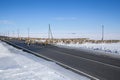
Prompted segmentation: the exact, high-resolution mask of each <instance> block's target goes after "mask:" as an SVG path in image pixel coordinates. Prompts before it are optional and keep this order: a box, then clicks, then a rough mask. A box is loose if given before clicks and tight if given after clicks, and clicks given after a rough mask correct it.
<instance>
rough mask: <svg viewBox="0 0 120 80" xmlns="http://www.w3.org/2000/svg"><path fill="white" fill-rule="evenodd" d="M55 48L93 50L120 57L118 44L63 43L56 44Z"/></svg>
mask: <svg viewBox="0 0 120 80" xmlns="http://www.w3.org/2000/svg"><path fill="white" fill-rule="evenodd" d="M55 46H58V47H65V48H74V49H84V50H95V51H100V52H101V51H102V52H103V53H105V54H108V55H110V54H114V55H117V56H119V55H120V43H99V44H96V43H84V44H73V43H70V44H65V43H56V44H55Z"/></svg>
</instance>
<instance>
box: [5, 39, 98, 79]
mask: <svg viewBox="0 0 120 80" xmlns="http://www.w3.org/2000/svg"><path fill="white" fill-rule="evenodd" d="M4 41H5V42H8V43H10V44H11V45H14V46H16V47H18V48H20V49H23V50H25V51H27V52H29V53H32V54H34V55H37V56H39V57H42V58H45V59H47V60H50V61H53V62H55V63H57V64H59V65H62V66H64V67H66V68H69V69H71V70H73V71H76V72H78V73H81V74H83V75H84V76H86V77H89V78H91V79H94V80H100V79H98V78H96V77H94V76H91V75H89V74H87V73H85V72H83V71H80V70H77V69H75V68H73V67H70V66H68V65H66V64H63V63H61V62H58V61H56V60H54V59H52V58H49V57H46V56H44V55H41V54H38V53H36V52H33V51H31V50H29V49H26V48H24V47H21V46H18V45H16V44H14V43H12V42H9V41H6V40H4Z"/></svg>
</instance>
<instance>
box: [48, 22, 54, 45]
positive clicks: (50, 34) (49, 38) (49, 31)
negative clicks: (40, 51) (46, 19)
mask: <svg viewBox="0 0 120 80" xmlns="http://www.w3.org/2000/svg"><path fill="white" fill-rule="evenodd" d="M52 40H53V35H52V31H51V28H50V24H49V30H48V41H49V43H51V41H52Z"/></svg>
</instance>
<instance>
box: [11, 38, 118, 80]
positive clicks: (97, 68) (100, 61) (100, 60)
mask: <svg viewBox="0 0 120 80" xmlns="http://www.w3.org/2000/svg"><path fill="white" fill-rule="evenodd" d="M9 41H10V42H12V43H13V44H16V45H18V46H21V47H24V48H26V49H29V50H31V51H33V52H36V53H38V54H41V55H44V56H46V57H49V58H51V59H53V60H55V61H58V62H60V63H62V64H65V65H67V66H70V67H72V68H74V69H76V70H78V71H82V72H84V73H86V74H88V75H90V76H93V77H95V78H98V79H100V80H120V59H119V58H113V57H108V56H103V55H95V54H90V52H86V51H81V50H75V49H66V48H60V47H56V46H52V45H47V46H43V45H30V46H28V45H26V44H25V42H24V41H20V40H9ZM73 71H74V70H73ZM79 74H81V73H79Z"/></svg>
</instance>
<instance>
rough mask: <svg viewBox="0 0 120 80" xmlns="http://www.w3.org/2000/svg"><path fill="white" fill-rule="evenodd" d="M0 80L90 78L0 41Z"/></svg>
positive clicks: (79, 79) (78, 79) (76, 79)
mask: <svg viewBox="0 0 120 80" xmlns="http://www.w3.org/2000/svg"><path fill="white" fill-rule="evenodd" d="M0 80H90V79H88V78H86V77H84V76H81V75H78V74H76V73H74V72H72V71H69V70H67V69H65V68H63V67H61V66H59V65H57V64H55V63H54V62H51V61H46V60H44V59H42V58H38V57H36V56H34V55H32V54H29V53H27V52H23V51H22V50H18V49H16V48H14V47H12V46H10V45H7V44H6V43H4V42H1V41H0Z"/></svg>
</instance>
